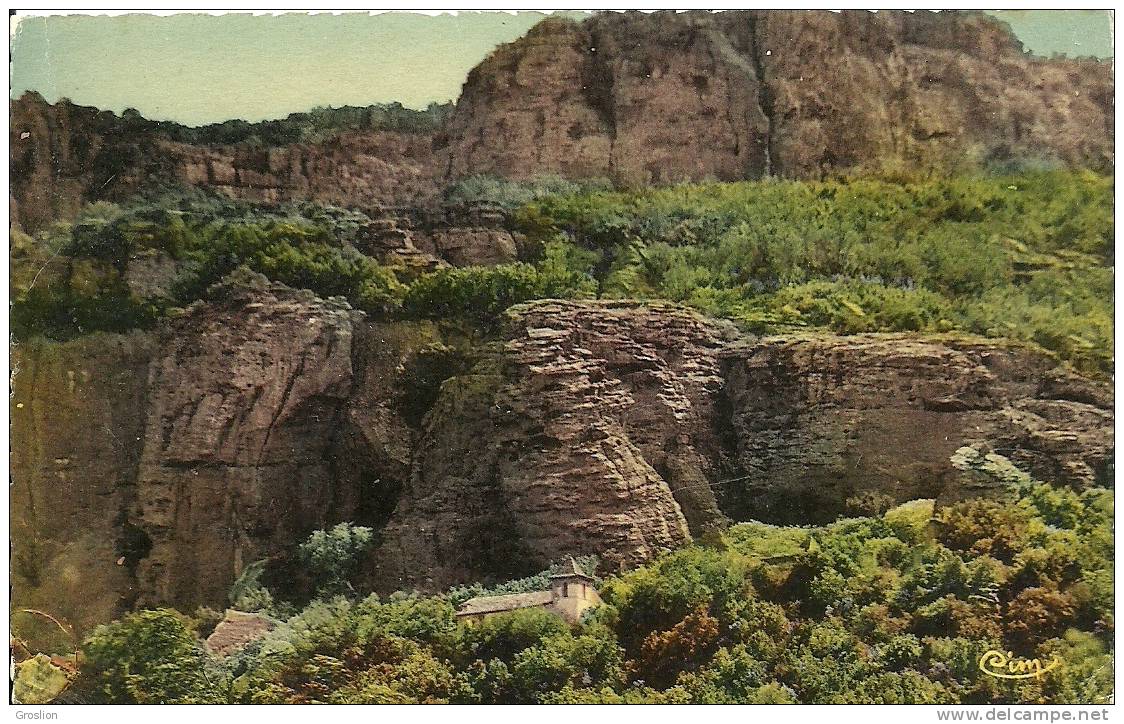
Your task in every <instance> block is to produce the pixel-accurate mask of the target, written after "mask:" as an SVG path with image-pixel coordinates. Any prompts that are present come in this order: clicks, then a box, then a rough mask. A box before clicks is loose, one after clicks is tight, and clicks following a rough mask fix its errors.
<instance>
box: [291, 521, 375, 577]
mask: <svg viewBox="0 0 1124 724" xmlns="http://www.w3.org/2000/svg"><path fill="white" fill-rule="evenodd" d="M373 543H374V534H373V532H372V531H371V529H370V528H365V527H363V526H358V525H352V524H351V523H338V524H337V525H335V526H334V527H332V528H330V529H328V530H317V531H313V532H312V534H311V535H309V536H308V540H306V541H304V542H303V543H301V544H300V546H299V548H298V552H299V554H300V558H301V560H302V561H303V562H304V563H305V564H306V565H307V566H308V568H309V569H310V570H311V572H312V574H313V576H315V578H316V580H317V581H318V583H319V586H320V590H321V591H323V592H328V593H335V592H342V591H345V590H351V583H350V579H351V577H352V576H353V575H354V574H355V572H356V570H357V569H358V567H359V561H360V560H361V559H362V557H363V554H365V553H366V552H367V550H368V549H369V548H370V547H371V545H372V544H373Z"/></svg>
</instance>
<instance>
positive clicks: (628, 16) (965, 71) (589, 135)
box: [447, 10, 1113, 184]
mask: <svg viewBox="0 0 1124 724" xmlns="http://www.w3.org/2000/svg"><path fill="white" fill-rule="evenodd" d="M1112 98H1113V78H1112V68H1111V64H1110V63H1099V62H1095V61H1092V60H1065V59H1049V60H1047V59H1045V58H1035V57H1030V56H1028V55H1026V54H1024V53H1023V52H1022V47H1021V44H1020V43H1019V41H1018V40H1017V39H1016V38H1015V37H1014V36H1013V35H1012V34H1011V33H1010V31H1009V30H1008V28H1007V27H1006V26H1005V25H1004V24H1003V23H1001V22H999V21H997V20H995V19H994V18H991V17H988V16H986V15H983V14H981V13H970V12H941V13H928V12H894V11H880V12H877V13H871V12H867V11H844V12H841V13H835V12H826V11H777V10H754V11H729V12H722V13H703V12H687V13H671V12H659V13H644V14H641V13H602V14H598V15H595V16H593V17H592V18H590V19H588V20H586V21H584V22H581V23H576V22H567V21H565V20H562V19H551V20H548V21H545V22H543V23H542V24H540V25H538V26H536V27H535V28H534V29H533V30H531V31H530V32H529V33H528V34H527V35H526V36H525V37H523V38H521V39H519V40H517V41H515V42H514V43H510V44H507V45H503V46H500V47H499V48H497V49H496V50H495V51H494V52H493V53H492V55H491V56H489V57H488V58H487V59H486V60H484V61H483V62H482V63H481V64H480V65H478V66H477V67H476V68H474V69H473V70H472V72H471V73H470V74H469V76H468V80H467V82H466V83H465V86H464V89H463V91H462V93H461V97H460V99H459V100H458V101H457V107H456V112H455V113H454V115H453V117H452V118H451V119H450V122H449V128H448V133H447V135H448V139H449V161H448V172H449V175H450V176H451V177H454V178H455V177H460V176H467V175H471V174H477V173H488V174H495V175H501V176H513V177H518V178H528V177H532V176H535V175H540V174H562V175H564V176H571V177H606V178H611V179H613V180H615V181H617V182H621V183H625V184H648V183H668V182H673V181H683V180H702V179H707V178H714V179H718V180H737V179H745V178H758V177H760V176H761V175H762V174H763V173H771V174H774V175H779V176H786V177H792V178H816V177H818V176H821V175H823V174H824V173H827V172H829V171H831V170H834V169H847V168H853V167H856V166H874V167H878V166H891V167H892V166H894V165H896V164H905V165H908V166H913V167H916V166H917V165H925V164H946V163H948V162H950V161H951V160H953V159H956V160H957V161H959V160H964V159H975V160H979V159H981V158H982V159H988V158H991V159H995V160H997V161H1004V160H1007V159H1010V158H1012V157H1019V156H1020V155H1030V156H1033V157H1036V158H1041V157H1045V158H1046V159H1048V160H1051V161H1055V162H1061V163H1065V164H1070V165H1076V166H1087V167H1093V168H1098V169H1105V170H1107V169H1111V167H1112V159H1113V140H1112V139H1113V129H1112V125H1113V102H1112Z"/></svg>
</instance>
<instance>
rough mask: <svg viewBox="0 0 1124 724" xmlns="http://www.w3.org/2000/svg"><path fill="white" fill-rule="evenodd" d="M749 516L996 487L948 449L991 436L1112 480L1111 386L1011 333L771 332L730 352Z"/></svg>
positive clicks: (1033, 456)
mask: <svg viewBox="0 0 1124 724" xmlns="http://www.w3.org/2000/svg"><path fill="white" fill-rule="evenodd" d="M723 370H724V372H723V374H724V377H725V380H726V394H727V398H728V405H729V410H730V412H731V418H730V420H729V423H730V424H731V425H732V428H733V437H734V438H735V439H736V448H737V449H736V452H735V459H736V467H737V468H738V469H739V471H740V475H739V476H738V479H736V480H734V481H733V482H731V483H729V484H726V485H724V486H723V487H722V488H721V489H720V490H719V491H718V492H719V496H720V499H721V500H722V502H723V506H724V508H725V509H726V510H727V512H729V513H730V514H731V515H732V516H734V517H735V518H739V519H744V518H748V517H753V518H760V519H765V520H773V521H778V522H785V523H807V522H824V521H827V520H831V519H833V518H835V517H837V516H838V515H839V514H840V513H841V512H842V511H843V510H844V505H845V501H846V500H847V499H848V498H849V497H850V496H852V495H854V494H856V493H859V492H862V491H875V492H879V493H882V494H885V495H889V496H890V497H891V498H893V499H895V500H909V499H912V498H937V499H938V501H941V502H949V501H951V500H954V499H957V498H960V497H963V496H965V495H975V494H981V493H986V492H988V491H986V490H979V489H975V487H974V485H975V482H974V481H971V480H969V479H967V478H966V477H965V476H963V475H961V474H960V472H959V471H957V470H956V469H955V468H954V467H953V466H952V465H951V464H950V463H949V458H950V457H951V456H952V454H953V453H954V452H955V451H956V449H957V448H959V447H962V446H965V445H973V444H982V445H984V446H986V447H988V448H990V449H992V450H995V451H997V452H999V453H1000V454H1002V455H1004V456H1006V457H1008V458H1010V459H1012V460H1013V461H1015V462H1016V463H1017V464H1018V465H1020V466H1021V467H1023V468H1024V469H1026V470H1028V471H1029V472H1031V473H1033V474H1035V475H1037V476H1038V477H1040V478H1041V479H1044V480H1051V481H1054V482H1057V483H1064V484H1071V485H1076V486H1078V487H1081V486H1085V485H1091V484H1094V483H1099V484H1102V485H1110V484H1111V472H1110V468H1111V465H1112V451H1113V442H1112V434H1111V430H1112V427H1113V413H1112V403H1111V392H1110V390H1109V388H1108V387H1107V386H1105V385H1100V384H1096V383H1092V382H1089V381H1088V380H1084V379H1082V378H1080V377H1077V376H1075V375H1071V374H1068V373H1065V372H1064V371H1061V370H1060V369H1058V368H1057V367H1056V364H1055V363H1054V362H1053V361H1052V360H1051V359H1049V358H1048V357H1047V356H1046V355H1045V354H1041V353H1037V352H1034V351H1032V350H1029V349H1027V348H1024V347H1008V346H1005V345H1003V344H1001V343H994V342H982V341H974V342H973V341H966V340H963V339H955V338H949V339H944V340H939V341H938V340H924V339H917V338H911V337H908V336H903V335H890V334H877V335H856V336H852V337H835V336H824V335H816V336H807V337H800V336H795V337H776V338H764V339H761V340H758V341H757V342H755V343H753V344H750V345H749V346H747V347H745V348H739V349H734V350H731V351H729V352H727V353H726V354H725V355H724V358H723Z"/></svg>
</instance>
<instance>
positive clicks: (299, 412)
mask: <svg viewBox="0 0 1124 724" xmlns="http://www.w3.org/2000/svg"><path fill="white" fill-rule="evenodd" d="M447 341H448V340H443V339H442V335H441V333H440V331H439V329H438V327H436V326H434V325H430V324H427V323H416V322H393V323H388V322H367V321H364V320H362V319H361V316H360V315H358V314H357V313H356V312H353V311H352V310H351V309H350V308H348V307H347V305H346V304H345V303H344V302H342V301H336V300H321V299H318V298H316V297H315V296H313V295H312V294H311V293H308V292H298V291H294V290H291V289H288V288H286V287H283V286H281V285H278V284H274V283H269V282H266V281H265V280H264V278H262V277H258V276H256V275H250V274H242V275H241V278H237V279H230V280H227V281H226V282H225V283H224V284H223V285H220V286H218V287H216V288H215V289H213V290H212V294H211V298H210V299H209V301H207V302H200V303H197V304H195V305H193V306H192V307H190V308H189V309H188V310H187V311H186V313H185V314H184V315H183V316H181V317H179V318H176V319H173V320H171V321H170V322H169V323H168V324H167V326H166V327H165V328H163V329H162V330H161V331H160V332H159V333H153V334H135V335H129V336H119V335H118V336H115V335H94V336H91V337H87V338H83V339H81V340H77V341H75V342H70V343H64V344H48V343H38V342H37V343H34V344H29V345H27V346H21V347H17V348H16V351H15V354H16V356H15V360H16V366H15V375H14V388H13V389H14V394H13V398H12V404H13V411H12V440H13V458H12V477H13V488H12V502H13V505H12V511H13V512H12V516H13V517H12V525H13V531H14V536H13V541H14V542H13V545H14V551H13V552H14V560H15V579H14V580H15V588H14V590H15V600H16V602H17V604H25V603H27V604H32V605H35V604H38V603H43V602H45V601H52V602H54V603H53V604H52V605H57V604H59V603H60V602H65V601H70V602H72V603H69V604H66V605H69V606H71V608H73V609H74V610H68V611H67V613H70V614H71V615H73V616H74V619H73V620H74V622H75V623H77V624H79V625H80V626H81V625H86V624H89V623H94V622H97V621H101V620H106V619H107V618H110V617H112V615H114V614H116V613H119V611H120V610H121V609H123V608H124V607H127V606H130V605H133V604H134V603H143V604H157V603H170V604H173V605H176V606H179V607H182V608H192V607H194V606H196V605H199V604H206V605H210V606H212V607H221V606H223V605H224V604H225V602H226V601H225V596H226V592H227V590H228V588H229V586H230V584H231V583H232V581H233V580H234V579H235V577H236V576H237V575H238V574H239V572H240V571H241V570H242V569H243V568H244V566H246V565H248V564H250V563H252V562H254V561H256V560H260V559H262V558H269V557H282V558H283V557H285V556H286V554H291V552H292V550H293V547H294V546H295V544H296V542H298V541H300V540H301V539H302V538H303V537H304V536H305V535H307V533H308V532H309V531H311V530H313V529H315V528H319V527H324V526H326V525H330V524H333V523H335V522H337V521H340V520H350V521H354V522H356V523H359V524H364V525H371V526H373V527H376V528H377V529H378V530H379V538H380V545H379V547H378V549H377V550H376V551H375V552H374V554H373V555H372V557H371V559H370V561H369V565H368V567H367V568H366V574H367V576H368V578H367V581H366V585H369V586H371V587H373V588H376V589H378V590H393V589H396V588H412V587H416V588H419V589H424V590H440V589H442V588H444V587H446V586H449V585H452V584H455V583H462V582H469V581H476V580H497V579H504V578H508V577H512V576H518V575H522V574H526V573H533V572H536V571H538V570H541V569H542V568H544V567H545V566H546V565H547V564H549V563H550V562H551V561H553V560H557V559H558V558H559V557H561V556H565V555H583V554H590V553H593V554H597V555H599V556H600V557H601V558H602V560H603V561H604V564H605V567H606V569H609V570H611V569H613V568H619V567H626V566H631V565H635V564H639V563H642V562H644V561H646V560H649V559H651V558H652V557H653V556H654V555H656V554H657V553H658V552H659V551H660V550H661V549H664V548H672V547H674V546H677V545H680V544H682V543H684V542H686V541H688V540H690V539H691V538H692V537H693V536H698V535H700V534H702V533H704V532H705V531H707V530H708V529H709V528H711V527H715V526H721V525H723V524H724V523H725V522H726V521H727V520H730V519H733V520H745V519H751V518H752V519H764V520H770V521H777V522H801V523H807V522H815V521H822V520H829V519H832V518H834V517H836V516H838V515H840V514H842V513H844V512H846V501H847V499H848V498H849V497H851V496H853V495H855V494H857V493H861V492H863V491H875V492H879V493H882V494H884V495H886V496H888V497H889V498H892V499H894V500H904V499H909V498H915V497H936V498H938V499H939V500H946V501H947V500H952V499H955V498H958V497H961V496H964V495H979V494H989V493H991V492H992V491H991V490H988V489H986V488H980V487H978V482H977V481H976V480H975V479H970V478H967V477H965V476H964V474H962V473H961V472H960V471H958V470H957V469H956V468H955V467H954V466H953V465H952V464H951V463H950V461H949V458H950V457H951V456H952V453H953V452H954V451H955V450H956V449H957V448H960V447H962V446H965V445H975V446H978V447H980V448H985V449H990V450H995V451H997V452H999V453H1001V454H1003V455H1005V456H1007V457H1008V458H1010V459H1012V460H1014V461H1015V462H1016V463H1017V464H1019V465H1021V466H1023V467H1024V468H1025V469H1027V470H1029V471H1031V472H1033V473H1034V474H1035V475H1037V476H1039V477H1041V478H1042V479H1047V480H1051V481H1054V482H1057V483H1061V484H1071V485H1076V486H1084V485H1088V484H1092V483H1100V484H1109V481H1110V480H1111V461H1112V454H1113V447H1112V445H1113V441H1112V428H1113V418H1112V394H1111V389H1110V388H1109V387H1108V386H1107V385H1104V384H1102V383H1096V382H1092V381H1090V380H1086V379H1084V378H1081V377H1078V376H1076V375H1073V374H1071V373H1069V372H1066V371H1065V370H1063V369H1061V368H1058V367H1057V366H1056V365H1055V364H1054V362H1053V361H1052V360H1051V359H1049V358H1048V357H1047V356H1046V355H1045V354H1043V353H1039V352H1035V351H1033V350H1029V349H1026V348H1022V347H1015V346H1008V345H1006V344H1003V343H997V342H992V341H986V340H965V339H958V338H947V339H945V338H940V339H920V338H916V337H908V336H903V335H857V336H850V337H836V336H832V335H823V334H818V335H800V336H788V337H774V338H760V339H751V338H746V337H744V336H742V335H740V334H739V333H737V332H736V331H735V330H734V329H733V328H732V327H730V326H728V325H726V324H724V323H720V322H714V321H708V320H705V319H703V318H702V317H699V316H698V315H696V314H694V313H692V312H689V311H686V310H683V309H680V308H677V307H674V306H670V305H644V304H641V303H637V302H609V301H600V302H598V301H583V302H576V301H574V302H562V301H550V300H547V301H541V302H535V303H531V304H527V305H522V306H519V307H515V308H513V309H512V310H511V312H510V319H509V324H508V326H507V329H506V332H505V333H504V335H503V336H502V339H500V340H499V341H497V342H493V343H488V344H486V345H483V346H477V347H474V348H471V349H470V351H468V352H463V351H462V352H458V351H456V350H455V349H453V348H452V347H448V346H446V344H444V342H447ZM462 342H463V341H462ZM79 591H81V593H79ZM78 602H81V603H80V605H79V603H78ZM44 605H45V604H44ZM76 607H77V608H76ZM79 609H80V610H79ZM52 610H58V609H57V608H52Z"/></svg>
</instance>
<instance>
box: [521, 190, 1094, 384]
mask: <svg viewBox="0 0 1124 724" xmlns="http://www.w3.org/2000/svg"><path fill="white" fill-rule="evenodd" d="M1112 218H1113V216H1112V180H1111V178H1108V177H1102V176H1097V175H1095V174H1091V173H1076V172H1063V171H1053V172H1040V173H1026V174H1021V175H1018V176H1008V177H987V176H980V177H958V178H952V179H938V180H925V181H904V182H902V181H895V182H891V181H886V180H879V179H871V178H854V179H848V180H838V181H825V182H797V181H762V182H748V183H735V184H700V185H682V186H675V187H668V188H659V189H648V190H644V191H639V192H630V193H624V192H611V191H590V192H583V193H578V194H569V195H561V196H560V195H545V196H542V197H541V198H538V199H536V200H534V201H530V202H528V203H527V204H525V205H524V206H523V207H522V208H520V209H519V210H517V211H516V212H515V219H516V223H517V224H518V225H519V227H520V228H521V229H522V230H523V231H525V232H526V233H528V234H529V235H530V236H531V237H532V238H538V239H552V238H558V237H559V236H563V237H565V238H568V239H569V240H571V241H572V242H574V243H576V244H578V245H580V246H582V247H584V248H586V249H589V250H590V251H592V252H594V253H595V254H596V256H597V258H596V259H595V260H594V261H593V263H592V267H593V268H594V269H595V270H597V271H598V280H599V282H600V292H601V294H603V295H605V296H615V297H639V298H661V299H671V300H673V301H679V302H683V303H686V304H689V305H691V306H694V307H696V308H699V309H701V310H703V311H705V312H707V313H710V314H715V315H720V316H725V317H730V318H733V319H735V320H739V321H742V322H743V323H745V324H746V325H747V326H750V327H751V328H754V329H758V330H762V331H764V330H768V329H777V328H783V327H784V326H790V325H797V326H813V327H827V328H829V329H834V330H836V331H840V332H859V331H880V330H884V331H890V330H893V331H897V330H908V331H914V330H917V331H949V330H952V329H960V330H965V331H969V332H974V333H979V334H985V335H989V336H1006V337H1014V338H1018V339H1022V340H1026V341H1031V342H1035V343H1037V344H1039V345H1042V346H1043V347H1045V348H1047V349H1050V350H1052V351H1054V352H1057V353H1058V354H1059V355H1060V356H1061V357H1062V358H1064V359H1067V360H1069V361H1071V362H1073V363H1074V365H1075V366H1077V367H1078V368H1079V369H1082V370H1084V371H1086V372H1094V373H1102V374H1103V373H1107V372H1108V371H1109V370H1110V369H1111V360H1112V332H1111V330H1112V305H1111V298H1112V292H1111V288H1112V270H1111V265H1112V263H1113V251H1112V245H1113V241H1112V240H1113V226H1112Z"/></svg>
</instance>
